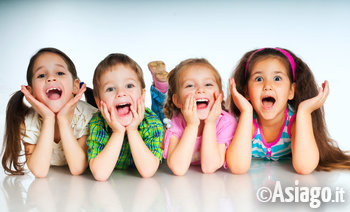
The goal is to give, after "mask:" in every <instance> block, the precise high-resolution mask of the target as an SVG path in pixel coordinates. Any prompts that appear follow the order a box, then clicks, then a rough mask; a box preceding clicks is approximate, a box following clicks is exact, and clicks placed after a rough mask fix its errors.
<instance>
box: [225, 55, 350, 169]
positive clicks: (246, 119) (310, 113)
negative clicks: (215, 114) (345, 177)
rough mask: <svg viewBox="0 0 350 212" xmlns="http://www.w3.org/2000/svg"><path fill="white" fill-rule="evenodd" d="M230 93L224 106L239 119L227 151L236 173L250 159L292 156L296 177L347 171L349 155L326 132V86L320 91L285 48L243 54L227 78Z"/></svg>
mask: <svg viewBox="0 0 350 212" xmlns="http://www.w3.org/2000/svg"><path fill="white" fill-rule="evenodd" d="M230 91H231V94H230V95H229V96H228V99H227V103H228V107H229V108H230V110H231V112H233V113H234V114H235V115H236V116H239V122H238V126H237V130H236V133H235V136H234V138H233V140H232V142H231V144H230V146H229V148H228V150H227V152H226V160H227V164H228V166H229V168H230V169H231V171H232V172H233V173H234V174H243V173H245V172H247V171H248V170H249V168H250V163H251V159H252V158H264V159H269V160H279V159H281V158H286V157H288V156H290V155H292V163H293V167H294V169H295V171H296V172H297V173H299V174H309V173H311V172H312V171H313V170H314V169H317V170H327V171H329V170H332V169H350V156H349V155H346V154H345V153H344V152H343V151H341V150H340V149H339V148H338V147H337V145H336V144H335V142H334V141H333V140H332V139H331V138H330V137H329V134H328V131H327V128H326V123H325V118H324V111H323V104H324V102H325V101H326V99H327V96H328V93H329V84H328V82H327V81H324V83H322V88H319V87H318V86H317V84H316V82H315V79H314V76H313V74H312V72H311V70H310V68H309V67H308V66H307V65H306V64H305V63H304V62H303V61H302V60H301V59H300V58H299V57H297V56H295V55H294V54H293V53H292V52H290V51H289V50H286V49H281V48H262V49H257V50H253V51H250V52H248V53H246V54H245V55H244V56H243V58H242V59H241V60H240V62H239V64H238V66H237V67H236V69H235V70H234V72H233V75H232V77H231V79H230ZM252 120H253V123H252Z"/></svg>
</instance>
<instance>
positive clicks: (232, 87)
mask: <svg viewBox="0 0 350 212" xmlns="http://www.w3.org/2000/svg"><path fill="white" fill-rule="evenodd" d="M230 90H231V94H232V95H233V94H237V88H236V82H235V79H234V78H230Z"/></svg>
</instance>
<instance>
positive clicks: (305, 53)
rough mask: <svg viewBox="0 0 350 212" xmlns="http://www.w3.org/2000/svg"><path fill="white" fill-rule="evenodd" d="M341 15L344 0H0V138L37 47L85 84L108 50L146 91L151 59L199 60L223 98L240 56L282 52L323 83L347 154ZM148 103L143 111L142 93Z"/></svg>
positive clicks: (346, 17) (347, 21)
mask: <svg viewBox="0 0 350 212" xmlns="http://www.w3.org/2000/svg"><path fill="white" fill-rule="evenodd" d="M349 11H350V3H348V2H346V1H301V0H300V1H277V0H276V1H275V0H273V1H257V0H256V1H244V2H240V1H224V0H219V1H174V2H170V1H125V2H123V1H96V2H94V1H77V0H76V1H60V2H58V1H1V2H0V48H1V56H0V73H1V77H0V86H1V87H0V88H1V89H0V103H1V104H0V134H1V135H3V131H4V122H5V109H6V104H7V101H8V99H9V97H10V95H11V94H12V93H13V92H15V91H17V90H19V89H20V85H22V84H26V80H25V77H26V69H27V65H28V62H29V59H30V57H31V56H32V55H33V54H34V53H35V52H36V51H37V50H39V49H40V48H43V47H56V48H58V49H60V50H62V51H63V52H65V53H66V54H67V55H68V56H69V57H70V58H71V59H72V60H73V62H74V63H75V65H76V67H77V71H78V75H79V77H80V79H81V80H82V81H84V82H86V83H87V84H88V86H90V87H92V76H93V72H94V69H95V67H96V66H97V64H98V63H99V62H100V61H101V60H102V59H103V58H104V57H106V56H107V55H108V54H110V53H115V52H120V53H125V54H127V55H129V56H130V57H132V58H133V59H134V60H135V61H136V62H137V63H138V64H139V65H140V66H141V67H142V68H143V70H144V76H145V80H146V84H147V89H148V88H149V86H150V85H151V79H152V78H151V75H150V73H149V72H148V70H147V63H148V62H149V61H151V60H163V61H165V63H166V64H167V68H168V70H170V69H172V68H173V67H174V66H175V65H176V64H178V63H179V62H180V61H181V60H183V59H187V58H190V57H205V58H207V59H208V60H209V61H210V62H211V63H212V64H213V65H214V66H215V67H216V68H217V69H218V70H219V72H220V74H221V76H222V78H223V84H224V86H225V87H224V89H225V91H226V86H227V82H228V77H229V75H230V74H231V72H232V70H233V68H234V67H235V65H236V64H237V62H238V60H239V59H240V58H241V56H242V55H243V54H244V53H245V52H247V51H249V50H251V49H254V48H261V47H283V48H287V49H290V50H292V51H293V52H294V53H295V54H296V55H298V56H300V57H301V58H302V59H303V60H304V61H305V62H306V63H307V64H308V65H309V66H310V67H311V69H312V70H313V73H314V75H315V77H316V79H317V81H318V83H319V84H320V83H321V82H322V81H323V80H325V79H327V80H329V82H330V88H331V92H330V95H329V97H328V99H327V102H326V104H325V111H326V121H327V124H328V129H329V132H330V134H331V136H332V137H333V138H334V139H335V140H336V141H337V142H338V144H339V146H340V147H341V148H342V149H343V150H347V149H350V142H348V139H347V138H348V132H347V130H349V126H348V122H349V121H348V120H349V119H350V115H349V102H350V101H349V96H350V95H349V94H348V91H349V89H348V81H349V78H350V70H349V57H348V55H349V50H350V42H349V38H350V12H349ZM146 99H147V100H146V105H147V106H148V107H150V102H151V100H150V95H149V92H148V95H147V98H146ZM0 143H1V142H0Z"/></svg>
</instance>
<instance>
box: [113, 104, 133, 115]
mask: <svg viewBox="0 0 350 212" xmlns="http://www.w3.org/2000/svg"><path fill="white" fill-rule="evenodd" d="M130 106H131V104H130V103H122V104H119V105H117V107H116V108H117V113H118V115H119V116H125V115H127V114H129V113H130V111H131V110H130Z"/></svg>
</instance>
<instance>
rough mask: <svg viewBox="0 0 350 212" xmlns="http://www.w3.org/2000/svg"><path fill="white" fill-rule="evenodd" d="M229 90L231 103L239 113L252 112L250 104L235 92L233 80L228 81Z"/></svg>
mask: <svg viewBox="0 0 350 212" xmlns="http://www.w3.org/2000/svg"><path fill="white" fill-rule="evenodd" d="M230 90H231V95H232V99H233V102H234V103H235V105H236V106H237V108H238V109H239V111H241V113H243V112H244V111H253V107H252V105H251V104H250V102H249V101H248V100H247V99H246V98H245V97H244V96H243V95H242V94H240V93H239V92H238V91H237V89H236V83H235V80H234V79H233V78H231V79H230Z"/></svg>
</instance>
